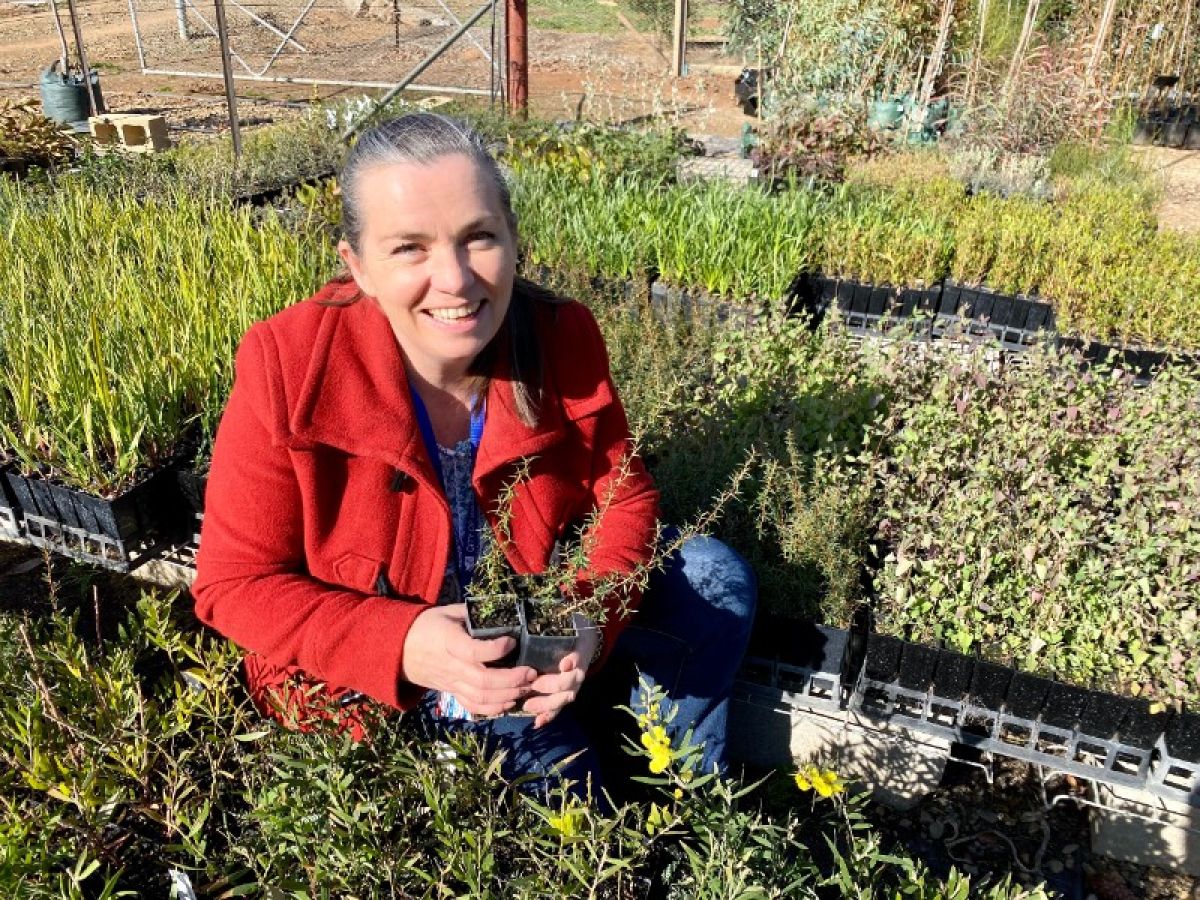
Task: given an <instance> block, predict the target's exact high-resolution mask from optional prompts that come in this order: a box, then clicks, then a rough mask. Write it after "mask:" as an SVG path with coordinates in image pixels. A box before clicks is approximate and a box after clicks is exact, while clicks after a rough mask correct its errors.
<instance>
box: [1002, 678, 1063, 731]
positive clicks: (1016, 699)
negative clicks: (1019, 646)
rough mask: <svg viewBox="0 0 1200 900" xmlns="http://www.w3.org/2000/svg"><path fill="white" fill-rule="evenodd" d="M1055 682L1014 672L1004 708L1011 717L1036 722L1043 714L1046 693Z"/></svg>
mask: <svg viewBox="0 0 1200 900" xmlns="http://www.w3.org/2000/svg"><path fill="white" fill-rule="evenodd" d="M1053 683H1054V682H1052V681H1050V680H1049V679H1046V678H1039V677H1038V676H1036V675H1029V674H1027V673H1025V672H1014V673H1013V677H1012V681H1010V682H1009V685H1008V696H1007V697H1005V699H1004V707H1005V709H1006V710H1008V712H1009V713H1010V714H1011V715H1014V716H1017V717H1018V718H1021V719H1030V720H1036V719H1037V717H1038V716H1039V715H1041V712H1042V702H1043V701H1044V700H1045V699H1046V692H1047V691H1049V690H1050V685H1052V684H1053Z"/></svg>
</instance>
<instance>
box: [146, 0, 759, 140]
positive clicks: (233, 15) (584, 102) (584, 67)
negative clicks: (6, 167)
mask: <svg viewBox="0 0 1200 900" xmlns="http://www.w3.org/2000/svg"><path fill="white" fill-rule="evenodd" d="M125 2H126V3H127V4H128V11H129V17H130V20H131V23H132V30H133V36H134V40H135V42H136V46H137V52H138V62H139V65H140V67H141V70H142V71H143V73H145V74H153V75H164V76H180V77H193V78H205V79H211V80H214V81H218V80H219V79H220V78H221V55H220V47H219V42H218V39H217V23H216V17H215V15H214V7H213V0H125ZM224 2H225V10H226V20H227V22H228V29H229V43H230V49H231V54H232V66H233V74H234V78H235V79H236V80H237V81H238V93H239V94H240V95H242V96H246V95H250V94H253V93H254V92H255V88H254V86H253V83H254V82H288V83H293V84H302V85H304V84H307V85H313V86H315V87H314V91H315V92H317V93H324V92H325V90H324V89H326V88H328V89H329V90H333V89H335V88H337V87H340V86H361V87H364V88H377V89H384V88H391V87H393V86H394V85H396V84H397V83H399V82H401V81H402V80H406V79H412V83H411V84H410V86H409V89H411V90H418V91H426V92H437V93H442V94H448V95H459V94H474V95H479V96H484V97H491V98H493V99H494V100H496V101H499V100H501V99H502V98H503V93H504V87H505V85H504V82H505V72H506V68H505V35H504V22H505V2H504V0H420V3H411V2H408V0H224ZM673 9H674V0H530V2H529V9H528V36H529V42H528V46H529V95H530V106H531V109H532V111H533V112H534V113H535V114H538V115H544V116H548V117H551V118H583V119H592V120H606V121H613V120H616V121H627V120H631V119H638V118H642V117H651V116H657V115H671V114H678V113H686V112H688V111H695V110H696V109H697V108H698V107H699V106H701V105H702V100H701V99H700V98H699V96H698V91H697V85H699V87H700V88H701V90H700V91H699V93H702V92H703V91H702V89H703V86H704V78H705V77H708V76H713V75H714V74H715V75H717V76H719V77H720V78H722V79H723V80H725V81H727V80H729V78H728V77H727V76H729V75H730V73H731V72H734V70H736V68H737V65H736V64H737V60H731V59H729V58H728V57H726V56H725V55H724V54H723V35H724V29H725V24H726V23H725V21H724V18H725V12H724V4H722V3H720V2H718V0H699V2H697V0H691V4H690V10H689V26H688V32H687V37H688V41H687V43H686V45H685V52H684V56H683V60H684V66H685V71H686V72H687V73H688V74H689V76H695V75H698V76H699V78H694V77H689V78H686V79H678V78H676V77H675V76H674V71H673V65H672V51H673V47H674V44H673V21H672V15H671V13H672V12H673ZM472 20H474V21H472ZM464 26H469V27H465V29H464ZM460 32H461V34H460ZM422 66H425V67H424V68H422ZM213 90H214V93H215V92H216V90H217V87H216V85H214V88H213Z"/></svg>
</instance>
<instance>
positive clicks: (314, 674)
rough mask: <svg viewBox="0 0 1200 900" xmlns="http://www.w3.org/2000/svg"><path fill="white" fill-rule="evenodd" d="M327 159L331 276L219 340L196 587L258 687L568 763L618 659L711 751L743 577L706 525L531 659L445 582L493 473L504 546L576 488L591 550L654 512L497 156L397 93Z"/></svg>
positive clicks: (611, 693) (649, 529) (526, 540)
mask: <svg viewBox="0 0 1200 900" xmlns="http://www.w3.org/2000/svg"><path fill="white" fill-rule="evenodd" d="M340 184H341V187H342V197H343V227H344V234H345V237H344V239H343V240H342V241H341V242H340V243H339V245H338V252H339V254H340V255H341V257H342V259H343V261H344V262H345V264H346V267H347V270H348V273H349V274H348V276H343V277H342V278H340V279H335V280H334V281H333V282H331V283H330V284H327V285H326V286H325V287H324V288H322V289H321V290H320V291H319V292H318V293H317V294H316V295H314V296H313V297H311V298H310V299H309V300H307V301H305V302H303V303H299V304H296V305H295V306H292V307H290V308H289V309H286V310H284V311H283V312H281V313H279V314H278V315H275V316H273V317H272V318H270V319H268V320H267V321H265V322H260V323H258V324H256V325H255V326H254V327H252V328H251V329H250V331H249V332H248V333H247V335H246V337H245V339H244V340H243V342H242V345H241V347H240V349H239V351H238V355H237V374H236V381H235V384H234V389H233V392H232V394H231V396H230V398H229V404H228V407H227V408H226V411H225V415H224V418H223V419H222V422H221V425H220V428H219V430H218V434H217V439H216V444H215V447H214V451H213V461H212V470H211V473H210V476H209V482H208V489H207V498H206V500H207V502H206V512H205V519H204V526H203V531H202V536H201V549H200V553H199V558H198V561H197V566H198V577H197V580H196V583H195V586H194V588H193V594H194V596H195V600H196V610H197V614H198V615H199V616H200V618H201V619H202V620H203V621H205V622H207V623H208V624H210V625H212V626H213V627H214V628H216V629H217V630H218V631H220V632H221V633H223V634H225V635H226V636H228V637H230V638H231V639H232V640H234V641H235V642H237V643H238V644H239V645H241V646H242V647H244V648H245V649H247V650H248V651H250V653H249V655H248V656H247V658H246V670H247V676H248V681H249V685H250V689H251V693H252V695H253V697H254V699H255V701H256V702H257V703H258V704H259V705H260V707H262V708H264V709H266V710H268V711H271V712H273V713H274V714H275V715H277V716H278V717H280V718H283V719H286V720H289V721H292V722H293V723H295V724H299V725H300V726H301V727H303V726H304V723H305V720H306V719H307V718H308V717H310V716H312V715H314V714H317V715H321V714H324V715H327V714H328V711H329V710H330V709H335V710H340V713H339V717H340V718H342V719H343V721H344V722H345V724H346V725H347V726H348V727H350V728H352V729H353V730H354V731H355V733H356V734H361V727H360V720H359V718H358V716H357V714H356V710H358V708H359V705H360V704H362V703H364V702H366V701H367V700H373V701H375V702H376V703H378V704H383V705H384V706H385V707H389V708H396V709H400V710H413V711H414V714H416V715H419V716H420V717H421V718H422V719H423V720H424V721H425V722H427V723H428V724H430V725H431V726H432V727H433V729H434V730H435V731H437V730H446V729H465V730H471V731H475V732H477V733H478V734H479V735H480V737H481V738H483V739H484V740H485V741H486V742H488V743H490V744H492V745H494V746H497V747H503V748H504V749H505V750H506V751H507V754H506V760H505V770H506V774H507V775H509V776H513V775H517V774H529V773H537V774H545V775H549V774H550V773H552V772H553V773H556V774H557V775H559V776H562V777H565V778H568V779H570V780H571V781H572V782H574V783H576V784H583V783H584V782H585V781H586V780H588V779H590V780H591V781H592V785H593V788H594V787H596V786H597V784H598V781H599V777H600V775H599V764H598V762H597V756H596V754H595V753H594V751H593V749H592V748H593V743H594V740H593V738H594V736H596V735H607V736H608V743H610V744H611V743H612V740H613V739H612V734H613V732H612V731H611V730H610V729H611V728H612V721H613V719H612V709H613V707H614V706H615V705H617V704H620V703H630V702H631V689H633V688H634V687H635V686H636V675H635V670H640V672H642V673H644V674H646V675H648V676H650V677H652V678H654V679H655V680H656V681H658V683H659V684H660V685H661V686H662V687H663V688H664V689H666V690H667V691H668V692H670V694H671V697H672V699H673V700H674V701H675V702H676V703H677V705H678V707H679V713H678V715H677V717H676V719H675V721H674V723H673V729H674V731H676V732H678V733H682V731H684V730H685V729H687V728H693V729H694V734H695V738H696V739H697V740H698V741H704V742H705V755H704V764H705V766H706V768H708V767H712V766H715V767H718V768H720V767H722V766H723V765H724V731H725V716H726V707H727V703H728V700H727V698H728V692H729V689H730V685H731V683H732V678H733V674H734V671H735V670H736V668H737V665H738V662H739V660H740V658H741V655H742V651H743V650H744V647H745V642H746V639H747V635H748V631H749V624H750V618H751V616H752V613H753V606H754V582H753V577H752V575H751V574H750V572H749V570H748V569H747V568H746V566H745V564H744V563H743V562H742V561H741V560H740V558H739V557H737V556H736V554H734V553H733V552H732V551H730V550H729V549H728V548H726V547H724V546H723V545H721V544H719V543H718V542H716V541H712V540H707V539H698V540H693V541H689V542H688V543H687V544H685V545H684V547H683V548H682V550H681V551H679V552H677V553H676V554H674V555H673V556H672V557H671V558H670V559H669V560H668V563H667V565H666V567H665V569H664V570H662V571H658V572H656V573H655V574H654V575H653V577H652V579H651V581H650V583H649V587H648V588H647V590H646V594H645V596H644V597H643V598H638V597H636V596H628V597H623V598H619V600H620V601H621V602H620V603H618V602H617V600H611V601H609V602H608V604H607V605H608V607H609V608H608V615H607V616H606V617H605V618H606V621H605V622H604V625H603V629H602V630H600V631H599V632H596V631H593V632H592V633H593V634H596V635H597V638H598V641H597V640H593V641H592V642H591V644H592V645H591V646H582V647H580V648H579V649H577V650H576V652H574V653H571V654H570V655H568V656H567V657H566V658H565V659H564V660H563V662H562V664H561V665H560V667H559V671H557V672H553V673H549V674H542V675H539V674H538V673H537V672H534V671H533V670H532V669H528V668H494V667H491V666H489V665H488V664H489V663H492V662H495V661H497V660H499V659H501V658H502V657H504V656H506V655H507V654H508V653H509V652H510V651H511V650H512V649H513V641H512V639H511V638H507V637H506V638H497V639H493V640H474V639H472V638H471V637H470V636H469V635H468V634H467V632H466V630H465V627H464V622H465V612H464V605H463V603H462V602H461V598H462V597H463V596H464V591H465V588H466V587H467V586H468V585H469V583H470V580H471V577H472V574H473V571H474V566H475V562H476V561H477V560H478V559H479V557H480V555H481V554H482V553H483V552H485V550H486V548H487V546H488V543H489V542H490V541H491V540H493V539H494V538H493V534H494V530H495V528H496V525H497V522H496V516H497V512H498V499H499V497H500V495H501V493H502V492H504V491H505V490H506V488H509V487H511V492H512V497H511V502H510V505H509V509H510V510H511V515H510V521H509V523H508V533H509V535H510V537H511V542H510V543H509V544H508V547H507V550H506V556H507V558H508V562H509V563H510V565H511V566H512V567H513V568H514V569H515V570H516V571H517V572H519V573H532V572H540V571H544V570H545V568H546V566H547V563H548V560H549V559H550V556H551V553H552V552H553V548H554V546H555V543H556V541H558V540H559V539H561V538H562V537H563V536H564V533H565V532H566V531H567V530H568V528H569V527H570V525H571V523H574V522H578V521H581V520H583V519H584V518H585V517H586V516H587V515H588V513H589V512H591V511H592V510H594V509H596V508H598V507H600V505H601V504H602V503H603V504H606V506H605V508H604V514H603V516H602V517H601V520H600V522H599V525H598V527H597V532H596V535H595V540H594V542H593V544H594V549H593V552H592V554H591V556H590V560H589V563H590V572H591V573H592V575H593V577H595V576H601V575H605V574H614V573H616V574H619V573H628V572H630V571H632V570H634V569H635V568H636V567H638V566H641V565H645V564H646V563H647V561H649V560H650V558H651V556H652V553H653V549H654V543H655V539H656V535H657V529H656V516H657V510H658V495H657V492H656V491H655V489H654V487H653V484H652V483H651V480H650V478H649V475H648V474H647V473H646V471H645V468H644V467H643V465H642V463H641V461H640V460H638V459H637V458H636V456H633V455H632V453H631V442H630V435H629V428H628V424H627V422H626V418H625V413H624V411H623V409H622V407H621V404H620V401H619V400H618V398H617V395H616V391H615V388H614V386H613V382H612V379H611V377H610V374H609V371H608V361H607V355H606V353H605V349H604V344H603V340H602V338H601V335H600V332H599V329H598V328H597V326H596V323H595V321H594V319H593V318H592V316H591V314H590V313H589V312H588V311H587V310H586V309H585V308H584V307H583V306H580V305H579V304H576V303H569V302H563V301H560V300H557V299H556V298H553V297H551V296H549V295H548V294H547V293H546V292H544V291H542V290H540V289H538V288H536V287H535V286H533V285H531V284H529V283H528V282H525V281H523V280H521V279H518V278H516V274H515V273H516V261H517V223H516V217H515V215H514V213H513V209H512V204H511V200H510V197H509V193H508V189H507V187H506V185H505V182H504V178H503V176H502V174H501V172H500V170H499V168H498V166H497V164H496V162H495V160H494V159H493V158H492V157H491V156H490V155H489V154H488V152H487V150H486V149H485V147H484V145H483V143H482V141H481V139H480V138H479V136H478V135H476V134H475V133H474V132H472V131H471V130H470V129H469V128H467V127H466V126H465V125H463V124H462V123H460V122H457V121H455V120H452V119H448V118H445V117H442V116H438V115H433V114H419V115H412V116H406V117H403V118H401V119H397V120H394V121H392V122H388V123H385V124H383V125H380V126H378V127H376V128H374V129H372V130H370V131H368V132H366V133H365V134H363V135H362V136H361V137H360V139H359V140H358V142H357V143H356V145H355V147H354V149H353V150H352V151H351V152H350V154H349V156H348V158H347V160H346V163H345V166H344V169H343V172H342V175H341V180H340ZM523 467H527V472H526V473H525V474H524V475H523V476H522V477H521V478H519V479H517V478H515V473H516V472H517V471H518V470H520V469H522V468H523ZM639 599H640V600H641V601H642V602H641V604H640V611H639V612H628V611H629V610H634V609H639ZM618 607H623V609H622V608H618ZM623 610H624V611H625V612H627V613H628V614H624V615H623V614H622V612H623ZM631 623H632V627H627V626H630V625H631ZM597 643H598V646H596V644H597ZM606 659H607V660H608V662H607V664H604V663H605V660H606ZM589 676H591V677H589ZM585 688H586V689H585ZM581 694H582V696H581ZM318 710H324V711H325V712H324V713H321V712H319V711H318ZM512 713H524V715H511V714H512ZM600 729H603V730H600ZM564 760H567V763H566V764H565V765H564V764H563V761H564Z"/></svg>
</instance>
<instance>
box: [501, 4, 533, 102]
mask: <svg viewBox="0 0 1200 900" xmlns="http://www.w3.org/2000/svg"><path fill="white" fill-rule="evenodd" d="M505 30H506V31H507V32H508V108H509V110H510V111H511V112H515V113H518V114H520V115H522V116H527V115H528V114H529V3H528V0H508V8H507V14H506V16H505Z"/></svg>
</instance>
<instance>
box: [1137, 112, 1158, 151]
mask: <svg viewBox="0 0 1200 900" xmlns="http://www.w3.org/2000/svg"><path fill="white" fill-rule="evenodd" d="M1157 130H1158V124H1157V123H1156V122H1152V121H1151V120H1149V119H1147V118H1145V117H1144V116H1138V120H1137V124H1136V125H1135V126H1134V128H1133V138H1132V142H1133V143H1134V144H1135V145H1136V146H1140V147H1145V146H1147V145H1149V144H1153V143H1154V134H1155V132H1156V131H1157Z"/></svg>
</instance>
